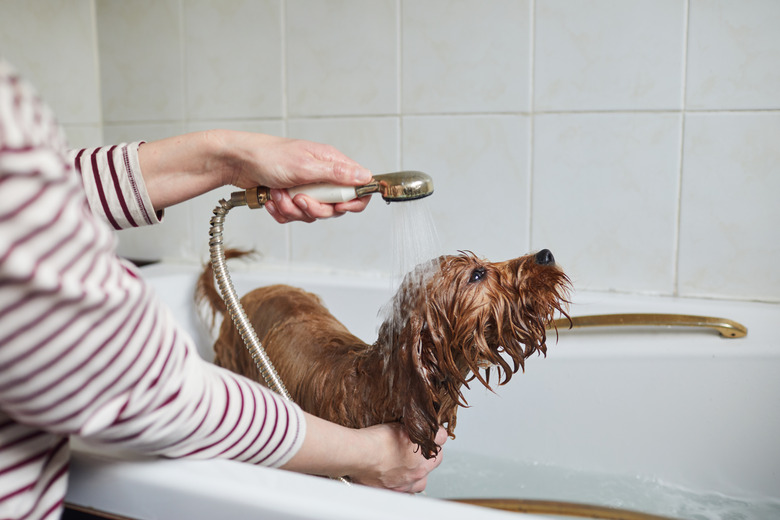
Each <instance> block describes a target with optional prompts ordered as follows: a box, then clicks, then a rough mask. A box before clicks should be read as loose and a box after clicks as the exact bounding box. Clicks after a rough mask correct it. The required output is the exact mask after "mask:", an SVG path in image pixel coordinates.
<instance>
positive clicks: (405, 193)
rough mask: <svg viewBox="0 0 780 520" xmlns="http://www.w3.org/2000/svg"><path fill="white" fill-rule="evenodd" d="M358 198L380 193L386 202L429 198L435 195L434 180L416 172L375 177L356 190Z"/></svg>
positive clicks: (409, 171)
mask: <svg viewBox="0 0 780 520" xmlns="http://www.w3.org/2000/svg"><path fill="white" fill-rule="evenodd" d="M355 193H356V194H357V196H358V197H362V196H364V195H368V194H371V193H380V194H381V195H382V198H383V199H384V200H385V202H403V201H407V200H417V199H422V198H424V197H427V196H428V195H431V194H432V193H433V179H431V176H430V175H428V174H427V173H423V172H418V171H414V170H407V171H400V172H393V173H384V174H381V175H375V176H374V179H373V180H372V181H371V182H370V183H368V184H366V185H364V186H358V187H357V188H355Z"/></svg>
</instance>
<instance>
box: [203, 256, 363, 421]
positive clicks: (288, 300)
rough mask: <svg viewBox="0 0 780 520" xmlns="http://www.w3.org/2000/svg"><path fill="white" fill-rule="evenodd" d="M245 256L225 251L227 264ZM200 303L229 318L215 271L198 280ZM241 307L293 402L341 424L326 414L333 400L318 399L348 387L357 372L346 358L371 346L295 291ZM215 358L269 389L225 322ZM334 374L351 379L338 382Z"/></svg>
mask: <svg viewBox="0 0 780 520" xmlns="http://www.w3.org/2000/svg"><path fill="white" fill-rule="evenodd" d="M246 254H248V253H247V252H244V251H236V250H229V251H226V257H228V258H238V257H241V256H245V255H246ZM196 299H197V301H198V302H199V303H200V304H206V305H208V306H209V307H210V309H211V311H212V313H213V314H214V315H217V314H220V315H223V316H224V315H225V314H226V312H227V311H226V307H225V304H224V302H223V300H222V298H221V296H220V295H219V292H218V291H217V288H216V287H215V283H214V275H213V270H212V268H211V266H206V267H205V268H204V271H203V273H202V274H201V276H200V279H199V280H198V284H197V289H196ZM241 304H242V306H243V308H244V311H245V312H246V314H247V316H248V318H249V321H250V322H251V323H252V327H253V328H254V329H255V332H256V333H257V336H258V338H259V339H260V342H261V344H262V345H263V347H264V348H265V350H266V352H267V354H268V357H269V358H270V359H271V361H272V362H273V364H274V367H275V369H276V371H277V372H278V373H279V375H280V377H281V379H282V381H283V382H284V384H285V386H286V387H287V390H288V391H289V392H290V394H291V395H292V396H293V399H294V400H295V401H296V402H298V404H300V405H301V406H302V407H303V409H304V410H306V411H309V412H311V413H314V414H315V415H319V416H321V417H326V418H328V419H330V420H336V417H334V416H332V415H329V412H328V411H326V410H323V407H326V408H327V407H329V406H332V405H333V403H330V402H328V401H331V400H325V401H324V402H323V401H321V400H317V396H322V390H321V388H322V387H325V386H331V387H332V386H334V385H336V386H338V385H340V384H344V383H347V381H346V380H345V379H349V376H348V374H351V373H352V372H353V370H352V368H351V366H350V365H351V363H352V362H353V361H354V356H350V355H347V356H345V355H344V354H345V353H347V354H348V353H349V352H352V353H357V352H360V351H362V350H364V349H365V348H366V347H367V345H365V343H363V342H362V341H361V340H360V339H358V338H357V337H355V336H354V335H352V334H351V333H350V332H349V330H347V328H346V327H344V325H343V324H342V323H341V322H339V321H338V320H337V319H336V318H335V317H334V316H333V315H332V314H330V312H329V311H328V310H327V308H325V306H324V305H323V303H322V301H321V300H320V298H319V297H318V296H316V295H314V294H312V293H309V292H306V291H304V290H302V289H299V288H296V287H291V286H289V285H270V286H266V287H259V288H257V289H254V290H252V291H250V292H249V293H247V294H246V295H245V296H244V297H242V298H241ZM214 353H215V356H214V363H215V364H217V365H219V366H221V367H224V368H227V369H228V370H231V371H232V372H235V373H238V374H241V375H243V376H246V377H249V378H250V379H253V380H255V381H258V382H260V383H262V384H265V382H264V381H263V380H262V378H261V377H260V372H259V370H258V368H257V366H256V365H255V362H254V360H252V357H251V355H250V354H249V352H248V351H247V349H246V348H245V346H244V343H243V340H242V338H241V337H240V335H239V334H238V331H237V330H236V328H235V326H234V325H233V323H232V321H231V320H230V319H225V320H223V322H222V326H221V327H220V331H219V335H218V337H217V340H216V342H215V344H214ZM323 365H327V366H323ZM334 365H341V366H340V367H337V366H334ZM334 373H341V374H342V375H344V376H346V377H345V378H342V380H341V381H338V382H335V381H334V380H333V374H334ZM318 387H319V388H320V389H319V390H318Z"/></svg>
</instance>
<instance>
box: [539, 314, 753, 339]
mask: <svg viewBox="0 0 780 520" xmlns="http://www.w3.org/2000/svg"><path fill="white" fill-rule="evenodd" d="M550 327H555V328H557V329H558V330H565V329H568V328H572V329H577V328H584V327H700V328H707V329H714V330H716V331H718V333H719V334H720V335H721V336H723V337H724V338H744V337H745V336H746V335H747V327H745V326H744V325H742V324H741V323H737V322H736V321H734V320H729V319H727V318H714V317H709V316H691V315H687V314H642V313H635V314H598V315H591V316H572V318H571V327H570V323H569V319H568V318H560V319H557V320H553V321H552V322H551V323H550Z"/></svg>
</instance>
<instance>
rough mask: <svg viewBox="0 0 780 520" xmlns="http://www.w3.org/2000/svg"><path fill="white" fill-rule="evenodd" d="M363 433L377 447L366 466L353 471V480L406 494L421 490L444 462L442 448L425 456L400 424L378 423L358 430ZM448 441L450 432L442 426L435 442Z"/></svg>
mask: <svg viewBox="0 0 780 520" xmlns="http://www.w3.org/2000/svg"><path fill="white" fill-rule="evenodd" d="M359 431H360V432H361V433H362V434H363V435H366V436H369V437H373V439H372V440H371V442H373V443H375V448H373V449H372V451H371V454H372V455H373V456H374V459H375V460H371V459H369V462H368V464H367V466H366V467H365V469H363V470H359V471H357V472H353V473H351V474H350V475H349V476H350V477H351V478H352V480H353V481H354V482H357V483H359V484H364V485H367V486H373V487H382V488H386V489H390V490H393V491H401V492H405V493H420V492H422V491H423V490H425V486H426V485H427V483H428V474H429V473H430V472H431V471H433V470H434V469H436V468H437V467H438V466H439V464H441V462H442V457H443V454H442V451H441V450H439V453H438V454H437V455H436V456H435V457H433V458H431V459H427V460H426V459H425V457H423V456H422V454H421V452H420V449H419V447H418V446H417V445H416V444H414V443H412V442H411V441H410V440H409V436H408V435H407V434H406V432H404V431H403V430H402V429H401V428H400V426H399V425H398V424H378V425H376V426H371V427H368V428H364V429H362V430H359ZM446 440H447V431H446V430H445V429H444V428H441V427H440V428H439V431H438V432H437V434H436V444H438V445H439V446H442V445H443V444H444V443H445V442H446Z"/></svg>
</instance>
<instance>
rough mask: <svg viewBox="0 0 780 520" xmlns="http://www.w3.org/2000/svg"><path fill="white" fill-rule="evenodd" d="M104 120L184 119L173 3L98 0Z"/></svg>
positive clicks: (164, 0)
mask: <svg viewBox="0 0 780 520" xmlns="http://www.w3.org/2000/svg"><path fill="white" fill-rule="evenodd" d="M96 7H97V23H98V51H99V53H100V81H101V88H102V99H103V120H104V121H110V122H131V121H171V120H181V119H182V118H183V117H184V89H183V76H182V72H183V70H182V50H181V23H180V21H181V20H180V16H179V15H180V12H179V2H178V1H177V0H134V1H132V2H125V1H122V0H97V3H96Z"/></svg>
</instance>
